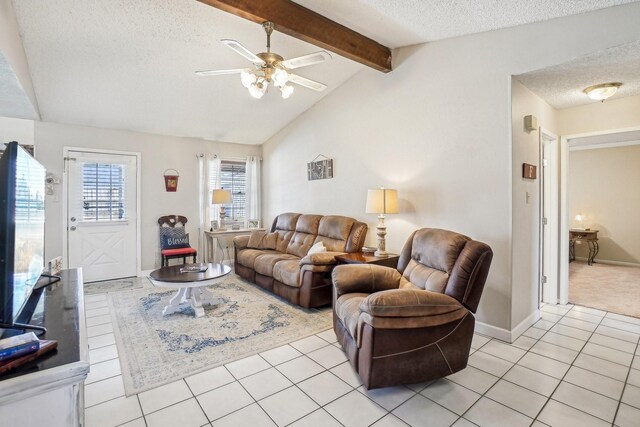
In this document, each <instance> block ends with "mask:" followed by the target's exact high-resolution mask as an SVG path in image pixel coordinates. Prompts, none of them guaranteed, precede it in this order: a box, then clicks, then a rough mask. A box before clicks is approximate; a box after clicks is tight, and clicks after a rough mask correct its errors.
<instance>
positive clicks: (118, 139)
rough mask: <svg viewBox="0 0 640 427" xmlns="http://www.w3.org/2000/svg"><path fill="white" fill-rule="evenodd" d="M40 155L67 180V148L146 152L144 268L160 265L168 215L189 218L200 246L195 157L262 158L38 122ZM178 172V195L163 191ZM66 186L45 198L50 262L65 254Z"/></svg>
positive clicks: (201, 143)
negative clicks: (162, 221)
mask: <svg viewBox="0 0 640 427" xmlns="http://www.w3.org/2000/svg"><path fill="white" fill-rule="evenodd" d="M35 141H36V157H37V158H38V160H39V161H40V162H41V163H42V164H43V165H44V166H45V167H46V168H47V172H48V173H53V174H54V175H55V176H57V177H59V178H62V172H63V154H62V149H63V147H81V148H94V149H98V148H99V149H108V150H118V151H131V152H140V153H141V154H142V160H141V167H142V169H141V170H142V184H141V185H142V188H141V204H142V206H141V212H140V213H139V215H140V218H141V227H142V230H141V234H142V270H148V269H152V268H154V267H155V266H159V251H158V240H159V239H158V223H157V220H158V218H159V217H161V216H163V215H168V214H179V215H184V216H186V217H187V218H188V219H189V222H188V223H187V232H189V233H190V235H189V237H190V243H191V245H192V246H193V247H197V245H198V238H197V236H198V230H197V228H198V168H197V159H196V155H197V154H199V153H211V154H218V155H219V156H221V157H223V158H224V157H246V156H248V155H257V156H260V155H261V151H262V149H261V147H260V146H252V145H241V144H228V143H219V142H211V141H205V140H199V139H193V138H178V137H173V136H161V135H153V134H146V133H138V132H129V131H120V130H112V129H101V128H93V127H84V126H73V125H62V124H56V123H46V122H36V123H35ZM169 168H173V169H176V170H178V172H179V173H180V178H179V180H178V191H177V192H175V193H168V192H166V191H165V189H164V179H163V172H164V171H165V170H166V169H169ZM62 185H65V183H62V184H61V185H58V186H56V187H57V188H56V195H55V196H47V199H46V247H45V253H46V258H47V259H51V258H53V257H55V256H58V255H62V239H63V238H64V232H63V226H64V224H62V217H63V209H64V206H63V204H62V200H61V199H62Z"/></svg>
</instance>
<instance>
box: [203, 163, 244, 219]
mask: <svg viewBox="0 0 640 427" xmlns="http://www.w3.org/2000/svg"><path fill="white" fill-rule="evenodd" d="M214 164H215V163H214V162H209V191H210V192H211V191H213V190H214V189H218V188H222V189H225V190H229V191H231V197H232V200H231V203H228V204H226V205H224V209H225V217H226V218H225V223H226V225H227V226H229V227H231V226H233V225H238V226H240V227H244V225H245V220H246V214H245V200H246V190H247V173H246V163H245V162H240V161H230V160H221V161H220V176H219V177H218V176H217V174H218V170H217V169H216V168H215V167H214ZM216 183H219V184H218V186H216ZM218 207H219V206H214V205H211V206H210V208H211V210H210V212H211V213H212V216H213V215H216V212H217V210H218V209H217V208H218Z"/></svg>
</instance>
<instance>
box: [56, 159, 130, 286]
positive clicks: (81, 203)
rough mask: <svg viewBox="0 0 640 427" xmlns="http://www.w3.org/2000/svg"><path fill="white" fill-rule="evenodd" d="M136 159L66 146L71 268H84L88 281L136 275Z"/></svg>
mask: <svg viewBox="0 0 640 427" xmlns="http://www.w3.org/2000/svg"><path fill="white" fill-rule="evenodd" d="M137 160H138V158H137V156H136V155H135V154H131V155H129V154H109V153H95V152H83V151H68V154H67V158H66V165H67V186H68V188H67V224H66V225H67V249H68V257H69V268H78V267H81V268H82V270H83V278H84V281H85V282H91V281H98V280H108V279H117V278H122V277H131V276H135V275H136V274H137V270H138V261H137V253H138V251H137V247H138V241H137V239H138V238H137V235H138V233H137V216H138V212H137V192H138V189H137V167H138V161H137Z"/></svg>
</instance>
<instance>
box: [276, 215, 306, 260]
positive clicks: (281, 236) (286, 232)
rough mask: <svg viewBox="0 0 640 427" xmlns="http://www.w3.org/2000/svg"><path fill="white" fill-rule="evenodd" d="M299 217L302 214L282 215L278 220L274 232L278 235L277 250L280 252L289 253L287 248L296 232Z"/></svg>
mask: <svg viewBox="0 0 640 427" xmlns="http://www.w3.org/2000/svg"><path fill="white" fill-rule="evenodd" d="M299 217H300V214H297V213H291V212H289V213H283V214H280V215H278V217H277V218H276V220H275V222H274V226H273V231H274V232H275V233H277V238H276V250H277V251H278V252H282V253H286V252H287V246H289V241H290V240H291V237H292V236H293V233H294V232H295V230H296V223H297V222H298V218H299Z"/></svg>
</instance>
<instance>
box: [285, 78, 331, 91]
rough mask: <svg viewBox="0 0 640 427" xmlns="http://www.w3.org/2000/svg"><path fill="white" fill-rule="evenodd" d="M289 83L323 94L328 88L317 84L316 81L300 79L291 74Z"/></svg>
mask: <svg viewBox="0 0 640 427" xmlns="http://www.w3.org/2000/svg"><path fill="white" fill-rule="evenodd" d="M289 81H290V82H292V83H295V84H299V85H300V86H304V87H306V88H309V89H313V90H315V91H317V92H322V91H323V90H325V89H326V88H327V85H326V84H323V83H320V82H316V81H315V80H311V79H308V78H306V77H300V76H299V75H297V74H289Z"/></svg>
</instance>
